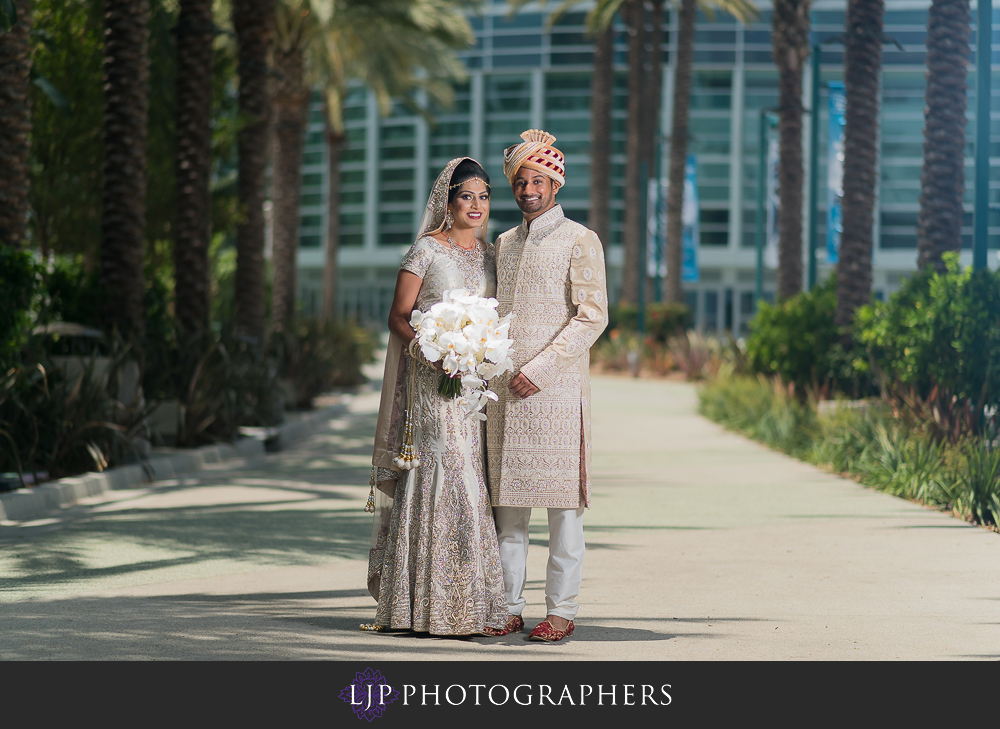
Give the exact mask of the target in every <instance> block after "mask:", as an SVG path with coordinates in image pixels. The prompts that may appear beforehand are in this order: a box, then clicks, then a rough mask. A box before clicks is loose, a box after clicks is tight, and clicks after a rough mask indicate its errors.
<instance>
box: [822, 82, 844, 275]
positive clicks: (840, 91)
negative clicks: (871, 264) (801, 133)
mask: <svg viewBox="0 0 1000 729" xmlns="http://www.w3.org/2000/svg"><path fill="white" fill-rule="evenodd" d="M829 86H830V124H829V129H830V131H829V133H828V140H829V141H828V142H827V150H826V262H827V263H836V262H837V259H838V255H839V251H840V234H841V233H842V232H843V230H844V219H843V214H842V212H841V202H842V201H843V199H844V114H845V112H846V110H847V100H846V98H845V97H844V84H842V83H836V82H833V81H831V82H830V84H829Z"/></svg>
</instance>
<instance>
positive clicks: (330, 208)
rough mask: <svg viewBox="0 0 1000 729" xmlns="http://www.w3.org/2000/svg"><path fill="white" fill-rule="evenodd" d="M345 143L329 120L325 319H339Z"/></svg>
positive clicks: (324, 267) (324, 288)
mask: <svg viewBox="0 0 1000 729" xmlns="http://www.w3.org/2000/svg"><path fill="white" fill-rule="evenodd" d="M345 141H346V138H345V135H344V133H343V132H338V131H336V130H335V129H334V128H333V127H332V126H331V125H330V123H329V119H327V126H326V146H327V154H328V155H329V156H328V164H329V170H328V176H329V190H330V196H329V198H328V199H327V203H326V205H327V208H326V210H327V221H326V255H325V257H324V261H323V318H324V319H336V318H337V276H338V275H339V269H338V260H337V257H338V255H339V254H340V159H341V155H342V154H343V151H344V142H345Z"/></svg>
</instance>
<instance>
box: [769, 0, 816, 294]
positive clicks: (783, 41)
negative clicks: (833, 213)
mask: <svg viewBox="0 0 1000 729" xmlns="http://www.w3.org/2000/svg"><path fill="white" fill-rule="evenodd" d="M771 26H772V32H773V43H774V61H775V64H776V65H777V67H778V89H779V115H778V119H779V121H778V131H779V135H780V146H779V163H778V204H779V205H780V208H781V212H780V217H779V221H778V222H779V232H778V291H777V294H778V298H779V299H787V298H789V297H792V296H795V295H796V294H798V293H800V292H801V291H802V180H803V173H802V71H803V68H804V66H805V60H806V58H807V57H808V55H809V0H775V2H774V11H773V13H772V15H771Z"/></svg>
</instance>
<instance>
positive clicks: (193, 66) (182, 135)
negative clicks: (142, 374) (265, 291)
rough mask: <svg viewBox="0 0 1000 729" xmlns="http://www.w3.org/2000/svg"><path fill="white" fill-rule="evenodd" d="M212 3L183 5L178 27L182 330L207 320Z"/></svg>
mask: <svg viewBox="0 0 1000 729" xmlns="http://www.w3.org/2000/svg"><path fill="white" fill-rule="evenodd" d="M214 37H215V26H214V22H213V17H212V0H181V10H180V17H179V18H178V22H177V179H176V186H177V188H176V189H177V192H176V221H175V240H174V277H175V285H174V311H175V312H176V315H177V322H178V324H179V325H180V327H181V328H182V329H183V330H185V331H187V332H190V333H192V334H194V333H198V332H202V331H205V330H206V329H207V328H208V320H209V311H210V309H209V289H210V283H209V273H208V249H209V244H210V242H211V236H212V204H211V202H212V201H211V191H210V189H209V178H210V174H211V169H212V43H213V41H214Z"/></svg>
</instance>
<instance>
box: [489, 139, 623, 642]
mask: <svg viewBox="0 0 1000 729" xmlns="http://www.w3.org/2000/svg"><path fill="white" fill-rule="evenodd" d="M521 138H522V139H523V140H524V141H523V142H522V143H521V144H516V145H514V146H512V147H508V148H507V149H506V150H505V151H504V170H503V171H504V175H505V176H506V177H507V180H508V181H509V182H510V186H511V189H512V190H513V193H514V199H515V200H516V201H517V206H518V207H519V208H520V209H521V212H522V213H524V221H523V222H522V223H521V225H519V226H518V227H516V228H514V229H512V230H508V231H507V232H506V233H504V234H502V235H501V236H500V237H499V238H498V239H497V243H496V264H497V301H498V302H499V306H498V307H497V312H498V313H499V314H500V315H501V316H503V315H505V314H507V313H508V312H511V311H513V312H514V320H513V323H512V324H511V327H510V337H511V338H512V339H513V340H514V347H515V351H514V372H513V373H508V374H506V375H504V376H503V377H502V378H500V381H498V382H497V381H495V382H494V383H493V384H491V387H492V388H493V389H494V391H495V392H496V393H497V395H498V396H499V401H498V402H496V403H490V404H489V405H488V410H487V421H486V433H487V454H488V470H489V482H490V496H491V499H492V502H493V506H494V507H495V508H494V513H495V515H496V525H497V538H498V539H499V542H500V561H501V563H502V564H503V573H504V589H505V591H506V594H507V607H508V610H510V614H511V617H510V620H509V621H508V623H507V626H506V628H504V629H503V630H499V631H494V633H493V634H495V635H506V634H507V633H513V632H517V631H519V630H522V629H523V628H524V620H523V619H522V618H521V611H522V610H523V609H524V603H525V601H524V597H523V592H524V584H525V580H526V567H525V563H526V560H527V556H528V521H529V519H530V518H531V509H532V507H540V508H545V509H547V510H548V523H549V561H548V569H547V570H546V579H545V603H546V618H545V620H544V621H542V622H541V623H539V624H538V625H537V626H536V627H535V629H534V630H532V631H531V635H530V637H531V639H533V640H543V641H551V642H554V641H559V640H562V639H563V638H565V637H566V636H568V635H572V634H573V627H574V626H573V618H574V617H576V613H577V610H578V608H579V605H578V604H577V602H576V597H577V595H578V594H579V592H580V582H581V580H582V577H583V557H584V550H585V546H584V539H583V511H584V507H589V506H590V476H589V463H590V445H591V443H590V347H591V345H593V344H594V342H595V341H597V337H598V335H600V333H601V332H602V331H604V328H605V327H606V326H607V323H608V300H607V299H608V296H607V280H606V276H605V270H604V250H603V248H602V246H601V241H600V240H599V239H598V238H597V236H596V235H595V234H594V232H593V231H591V230H588V229H587V228H585V227H584V226H582V225H580V224H579V223H575V222H573V221H572V220H569V219H568V218H566V216H565V215H563V210H562V206H560V205H558V204H556V193H558V192H559V188H560V187H562V186H563V184H565V182H566V178H565V160H564V158H563V155H562V153H561V152H560V151H559V150H558V149H556V148H555V147H553V146H552V143H553V142H555V137H554V136H552V135H551V134H548V133H547V132H543V131H541V130H538V129H531V130H529V131H526V132H524V133H523V134H521Z"/></svg>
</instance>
